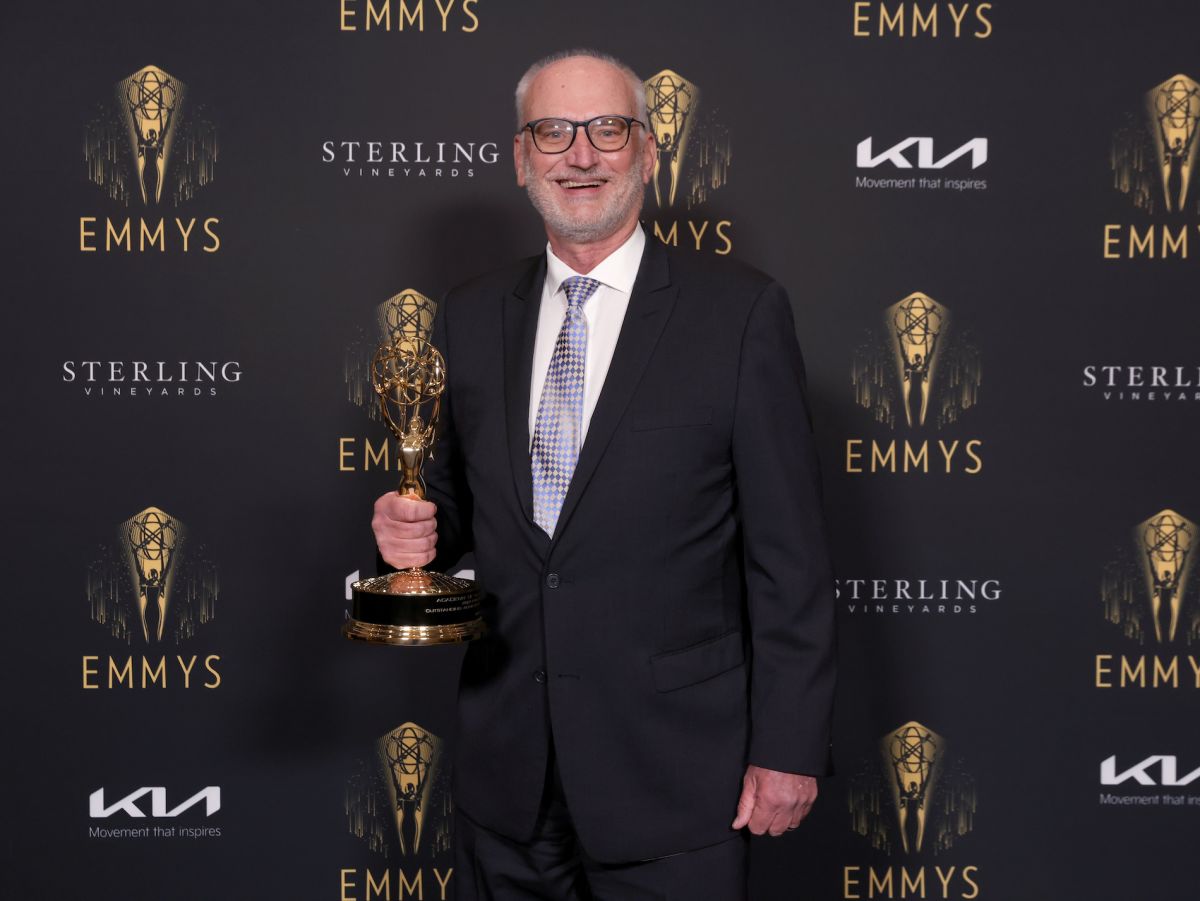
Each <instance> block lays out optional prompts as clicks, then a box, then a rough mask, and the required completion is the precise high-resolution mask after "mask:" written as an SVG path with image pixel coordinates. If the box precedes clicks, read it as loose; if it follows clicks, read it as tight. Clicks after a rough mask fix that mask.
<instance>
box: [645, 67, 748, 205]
mask: <svg viewBox="0 0 1200 901" xmlns="http://www.w3.org/2000/svg"><path fill="white" fill-rule="evenodd" d="M645 87H646V107H647V111H648V113H649V118H650V123H649V124H650V130H651V131H652V132H653V133H654V139H655V141H657V143H658V159H657V160H655V163H654V199H655V201H656V202H657V204H658V207H659V209H668V208H670V207H673V206H675V202H676V198H677V197H678V196H680V190H679V189H680V187H682V188H683V192H682V200H683V203H684V205H685V206H686V207H687V208H688V209H691V208H692V207H695V206H697V205H699V204H701V203H703V202H704V201H705V200H706V199H708V195H709V194H710V193H711V192H713V191H715V190H716V189H717V188H719V187H721V186H722V185H723V184H725V182H726V181H727V180H728V178H729V163H730V159H731V157H732V150H731V147H730V141H729V135H728V133H727V132H726V131H725V129H724V128H722V127H721V126H720V125H719V124H718V123H717V122H716V121H715V120H714V119H713V118H712V117H708V118H706V119H704V120H703V121H702V120H701V119H700V89H699V88H698V87H697V86H696V85H695V84H694V83H693V82H691V81H688V79H686V78H684V77H683V76H682V75H680V74H679V73H678V72H673V71H671V70H670V69H663V70H662V71H661V72H659V73H658V74H656V75H652V76H651V77H650V78H648V79H646V81H645Z"/></svg>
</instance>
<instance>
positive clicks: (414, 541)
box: [371, 491, 437, 569]
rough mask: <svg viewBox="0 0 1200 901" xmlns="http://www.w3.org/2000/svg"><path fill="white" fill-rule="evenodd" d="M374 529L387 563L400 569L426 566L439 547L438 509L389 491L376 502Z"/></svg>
mask: <svg viewBox="0 0 1200 901" xmlns="http://www.w3.org/2000/svg"><path fill="white" fill-rule="evenodd" d="M371 528H372V529H373V530H374V532H375V544H376V545H378V546H379V553H380V554H382V555H383V559H384V562H386V563H389V564H391V565H392V566H394V567H396V568H397V569H408V568H409V567H410V566H424V565H425V564H426V563H428V562H429V561H430V560H432V559H433V549H434V547H435V546H436V545H437V506H436V505H435V504H433V503H432V502H430V501H423V500H420V499H418V498H416V497H412V496H411V495H401V494H397V493H396V492H395V491H389V492H388V493H387V494H385V495H384V496H383V497H381V498H379V500H377V501H375V515H374V516H373V517H372V518H371Z"/></svg>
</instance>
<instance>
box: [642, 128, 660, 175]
mask: <svg viewBox="0 0 1200 901" xmlns="http://www.w3.org/2000/svg"><path fill="white" fill-rule="evenodd" d="M657 161H658V142H657V141H656V140H654V132H652V131H650V129H648V128H647V129H646V140H645V141H644V142H643V145H642V184H644V185H648V184H650V179H651V178H652V177H653V176H654V164H655V163H656V162H657Z"/></svg>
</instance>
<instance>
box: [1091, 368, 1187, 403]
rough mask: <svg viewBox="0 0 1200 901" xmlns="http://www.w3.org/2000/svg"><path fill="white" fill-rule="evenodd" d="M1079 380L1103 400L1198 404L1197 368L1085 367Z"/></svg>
mask: <svg viewBox="0 0 1200 901" xmlns="http://www.w3.org/2000/svg"><path fill="white" fill-rule="evenodd" d="M1082 381H1083V387H1084V388H1085V389H1088V390H1089V391H1092V392H1093V394H1099V395H1100V397H1101V398H1103V399H1104V400H1106V401H1112V400H1116V401H1123V400H1127V401H1168V400H1172V401H1200V366H1140V365H1139V366H1096V365H1087V366H1084V367H1083V380H1082Z"/></svg>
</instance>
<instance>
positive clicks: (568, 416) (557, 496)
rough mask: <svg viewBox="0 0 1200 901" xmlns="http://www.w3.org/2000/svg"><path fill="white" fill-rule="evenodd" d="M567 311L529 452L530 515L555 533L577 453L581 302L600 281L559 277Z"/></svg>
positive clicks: (583, 338)
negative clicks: (530, 478) (530, 468)
mask: <svg viewBox="0 0 1200 901" xmlns="http://www.w3.org/2000/svg"><path fill="white" fill-rule="evenodd" d="M562 287H563V290H564V291H565V292H566V294H567V316H566V318H565V319H564V320H563V324H562V328H561V329H560V330H559V332H558V339H557V340H556V341H555V342H554V354H553V356H551V357H550V367H549V368H548V369H547V370H546V384H545V386H544V387H543V388H542V399H541V401H540V402H539V403H538V412H537V420H536V421H535V423H534V427H533V445H532V447H531V448H530V457H531V459H532V463H533V521H534V522H536V523H537V524H538V525H539V526H541V528H542V530H543V531H544V532H545V533H546V534H547V535H551V536H552V535H553V534H554V527H555V526H556V525H557V524H558V513H559V511H560V510H561V509H562V505H563V499H564V498H565V497H566V496H567V488H568V487H570V485H571V473H573V472H574V471H575V462H576V461H577V460H578V459H579V435H580V432H581V431H582V429H583V367H584V360H585V359H586V358H587V320H585V319H584V318H583V305H584V304H585V303H587V299H588V298H589V297H591V296H592V295H593V294H595V293H596V289H597V288H599V287H600V282H598V281H596V280H595V279H594V278H585V277H584V276H582V275H573V276H571V277H570V278H568V279H566V280H565V281H564V282H563V283H562Z"/></svg>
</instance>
